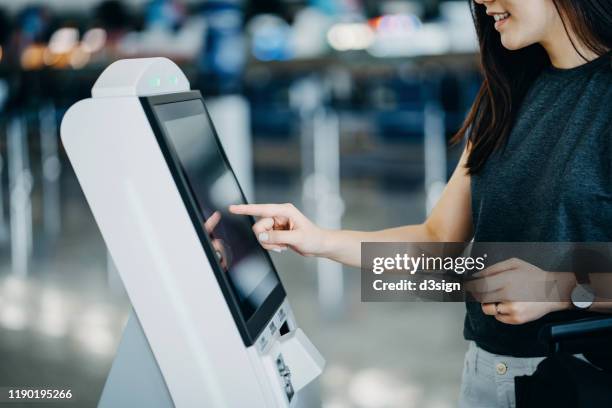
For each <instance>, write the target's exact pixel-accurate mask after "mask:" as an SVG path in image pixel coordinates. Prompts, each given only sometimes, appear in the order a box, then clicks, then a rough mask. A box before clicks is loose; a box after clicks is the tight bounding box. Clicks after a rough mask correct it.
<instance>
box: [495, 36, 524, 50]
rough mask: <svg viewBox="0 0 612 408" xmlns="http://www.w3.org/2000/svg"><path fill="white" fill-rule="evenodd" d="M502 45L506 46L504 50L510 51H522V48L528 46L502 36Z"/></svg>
mask: <svg viewBox="0 0 612 408" xmlns="http://www.w3.org/2000/svg"><path fill="white" fill-rule="evenodd" d="M501 43H502V45H503V46H504V48H506V49H507V50H510V51H516V50H520V49H521V48H525V46H526V44H524V42H523V41H517V40H516V39H514V38H512V37H510V36H508V35H502V36H501Z"/></svg>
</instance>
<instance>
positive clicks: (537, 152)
mask: <svg viewBox="0 0 612 408" xmlns="http://www.w3.org/2000/svg"><path fill="white" fill-rule="evenodd" d="M471 188H472V217H473V223H474V224H473V225H474V233H475V236H474V238H475V240H476V241H479V242H612V54H611V53H608V54H606V55H604V56H601V57H599V58H597V59H595V60H593V61H591V62H588V63H586V64H584V65H581V66H579V67H576V68H572V69H565V70H562V69H556V68H554V67H552V66H550V67H548V68H546V69H545V70H544V71H543V72H542V73H541V74H540V76H539V77H538V78H537V79H536V80H535V82H534V84H533V85H532V87H531V88H530V90H529V92H528V93H527V96H526V97H525V100H524V102H523V104H522V106H521V109H520V110H519V113H518V115H517V118H516V120H515V123H514V126H513V129H512V131H511V133H510V136H509V138H508V143H507V145H506V147H505V149H503V150H501V151H500V152H497V153H494V154H493V155H492V156H491V157H490V158H489V160H488V161H487V163H486V165H485V166H484V168H483V170H482V171H481V172H480V173H479V174H478V175H474V176H472V184H471ZM588 313H589V312H579V311H564V312H556V313H551V314H549V315H547V316H544V317H543V318H542V319H539V320H536V321H534V322H530V323H527V324H523V325H508V324H504V323H501V322H498V321H497V320H496V319H495V318H494V317H492V316H486V315H484V314H483V313H482V309H481V305H480V304H479V303H468V304H467V316H466V319H465V326H464V335H465V338H466V339H469V340H474V341H475V342H476V343H477V344H478V345H479V346H480V347H481V348H484V349H485V350H487V351H489V352H492V353H496V354H504V355H512V356H517V357H534V356H542V355H545V354H546V348H545V347H544V346H543V345H541V344H540V343H539V342H538V339H537V335H538V331H539V329H540V328H541V327H542V325H543V324H544V323H546V322H551V321H563V320H570V319H575V318H579V317H585V316H589V314H588Z"/></svg>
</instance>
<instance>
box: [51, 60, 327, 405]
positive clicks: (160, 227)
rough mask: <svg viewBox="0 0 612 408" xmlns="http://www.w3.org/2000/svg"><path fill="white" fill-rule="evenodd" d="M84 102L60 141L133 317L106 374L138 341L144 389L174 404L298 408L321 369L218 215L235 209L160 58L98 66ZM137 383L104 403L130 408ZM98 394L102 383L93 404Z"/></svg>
mask: <svg viewBox="0 0 612 408" xmlns="http://www.w3.org/2000/svg"><path fill="white" fill-rule="evenodd" d="M92 96H93V97H92V98H89V99H85V100H82V101H80V102H78V103H76V104H75V105H73V106H72V107H71V108H70V109H69V110H68V112H67V113H66V115H65V117H64V119H63V121H62V126H61V137H62V141H63V144H64V147H65V149H66V152H67V154H68V157H69V159H70V161H71V163H72V165H73V167H74V170H75V172H76V175H77V178H78V180H79V182H80V184H81V187H82V189H83V191H84V193H85V196H86V198H87V201H88V203H89V205H90V207H91V209H92V212H93V215H94V217H95V219H96V222H97V224H98V226H99V228H100V231H101V233H102V235H103V237H104V240H105V242H106V245H107V247H108V250H109V251H110V253H111V255H112V257H113V260H114V262H115V264H116V266H117V269H118V271H119V274H120V276H121V279H122V281H123V283H124V286H125V288H126V291H127V293H128V296H129V298H130V301H131V303H132V306H133V310H134V313H135V315H136V316H133V315H132V316H131V317H130V321H129V322H128V327H127V328H126V332H125V333H124V336H125V337H124V339H123V341H122V345H121V347H124V346H125V347H126V350H127V347H128V343H129V344H131V346H130V347H132V352H128V351H126V350H124V352H123V353H121V350H120V354H119V355H118V357H117V360H116V361H115V364H114V366H113V369H112V370H111V376H113V375H116V376H117V375H120V373H118V372H120V371H126V372H127V371H129V370H130V366H131V365H130V364H129V363H128V362H127V361H128V360H124V361H123V362H120V361H118V359H119V357H120V356H121V355H122V354H123V355H124V356H123V357H122V358H124V359H126V358H129V356H128V357H126V355H128V354H133V352H134V348H136V349H140V348H146V347H147V343H148V347H150V350H145V351H144V353H143V354H142V356H144V358H146V356H147V355H151V356H153V357H154V361H149V362H148V365H146V364H145V366H146V367H149V368H148V369H153V368H155V367H158V369H159V374H161V375H157V377H155V375H154V376H153V377H155V378H157V383H155V380H153V381H152V384H157V386H159V387H161V386H165V387H167V389H166V390H164V392H165V393H167V395H168V396H169V399H170V400H171V401H169V403H170V404H172V405H174V406H177V407H288V406H291V407H293V406H302V405H303V404H304V403H303V402H302V403H300V391H302V390H303V389H304V388H305V387H306V385H308V384H309V383H311V382H312V381H313V380H314V379H315V378H316V377H317V376H318V375H319V374H320V373H321V372H322V369H323V366H324V360H323V358H322V356H321V355H320V354H319V352H318V351H317V350H316V348H315V347H314V346H313V345H312V344H311V343H310V341H309V340H308V338H307V337H306V336H305V335H304V333H303V332H302V331H301V330H300V329H299V328H298V326H297V323H296V321H295V319H294V316H293V313H292V311H291V308H290V306H289V303H288V302H287V299H286V295H285V290H284V288H283V285H282V283H281V282H280V280H279V278H278V274H277V272H276V270H275V268H274V265H273V264H272V262H271V260H270V258H269V255H268V253H267V252H266V251H265V250H263V248H261V246H259V245H258V243H257V240H256V238H255V236H254V234H253V232H252V231H251V230H250V228H251V226H252V223H253V219H252V218H250V217H244V216H242V217H240V216H235V215H233V214H230V213H228V212H227V206H228V205H229V204H236V203H244V202H245V198H244V195H243V194H242V191H241V189H240V186H239V184H238V182H237V180H236V177H235V175H234V173H233V171H232V170H231V167H230V166H229V163H228V161H227V157H226V156H225V154H224V152H223V149H222V147H221V144H220V142H219V139H218V137H217V135H216V133H215V130H214V127H213V126H212V123H211V121H210V118H209V116H208V114H207V112H206V108H205V106H204V103H203V101H202V97H201V95H200V93H199V92H198V91H190V87H189V83H188V81H187V78H186V77H185V75H184V74H183V73H182V72H181V70H180V69H179V68H178V67H177V66H176V65H175V64H174V63H173V62H171V61H170V60H168V59H165V58H145V59H128V60H120V61H117V62H115V63H113V64H112V65H110V66H109V67H108V68H107V69H106V70H105V71H104V72H103V73H102V74H101V76H100V78H99V79H98V80H97V82H96V83H95V85H94V87H93V89H92ZM215 213H217V214H216V215H214V216H213V214H215ZM219 215H220V221H218V224H217V225H216V226H214V228H212V229H211V228H208V229H207V228H205V222H206V220H210V219H211V217H212V218H214V217H218V216H219ZM134 320H135V321H134ZM130 333H131V334H130ZM134 333H136V334H134ZM138 333H140V336H141V338H138ZM142 333H144V336H142ZM128 336H131V337H133V339H132V340H130V339H129V338H127V337H128ZM145 340H146V341H145ZM147 352H148V353H149V354H147ZM134 364H138V363H134ZM143 367H144V366H143ZM143 369H144V368H143ZM135 376H136V377H138V375H137V374H134V373H130V374H126V375H125V377H127V378H128V379H124V380H121V381H115V383H121V384H122V387H123V389H122V391H121V392H119V393H118V394H119V396H118V395H114V396H113V402H112V404H111V403H109V405H112V406H115V407H117V406H135V405H134V395H131V396H128V395H125V398H123V397H121V396H120V395H122V394H124V393H130V392H133V393H137V392H138V389H139V387H138V384H137V383H138V382H139V381H140V382H142V381H145V380H144V379H143V378H144V377H142V378H134V379H133V384H132V385H130V384H129V377H135ZM161 379H163V382H162V381H161ZM126 381H127V382H128V383H126ZM132 386H133V388H132ZM109 387H118V385H113V384H112V381H111V378H110V377H109V380H108V381H107V384H106V389H105V391H104V395H107V394H109V393H112V390H111V391H109V390H108V388H109ZM151 387H153V388H154V387H155V386H154V385H151ZM130 389H132V390H133V391H130ZM153 392H154V391H153ZM116 394H117V393H116ZM104 395H103V400H104ZM142 397H143V398H144V397H146V396H144V395H143V396H142ZM149 397H151V396H150V395H149ZM137 398H138V397H137ZM151 399H152V400H155V398H151ZM161 399H162V397H160V398H158V400H161ZM167 399H168V398H166V400H167ZM141 400H142V399H141ZM122 401H123V402H122ZM101 404H102V402H101ZM143 406H144V405H143Z"/></svg>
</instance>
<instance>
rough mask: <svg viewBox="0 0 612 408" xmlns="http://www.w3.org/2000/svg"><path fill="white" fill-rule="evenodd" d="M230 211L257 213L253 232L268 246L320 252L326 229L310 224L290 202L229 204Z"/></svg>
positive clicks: (315, 254)
mask: <svg viewBox="0 0 612 408" xmlns="http://www.w3.org/2000/svg"><path fill="white" fill-rule="evenodd" d="M229 211H230V212H231V213H233V214H241V215H252V216H255V217H260V218H259V220H258V221H257V222H256V223H255V224H254V225H253V232H254V233H255V235H256V236H257V239H258V240H259V242H260V243H261V245H262V246H263V247H264V248H265V249H268V250H272V251H276V252H281V251H283V250H285V249H287V248H291V249H293V250H294V251H295V252H297V253H299V254H300V255H304V256H321V255H322V253H323V248H324V242H325V238H326V231H325V230H323V229H321V228H319V227H317V226H316V225H315V224H313V223H312V222H311V221H310V220H309V219H308V218H306V216H304V214H302V213H301V212H300V211H299V210H298V209H297V208H295V206H294V205H293V204H246V205H244V204H243V205H231V206H230V207H229Z"/></svg>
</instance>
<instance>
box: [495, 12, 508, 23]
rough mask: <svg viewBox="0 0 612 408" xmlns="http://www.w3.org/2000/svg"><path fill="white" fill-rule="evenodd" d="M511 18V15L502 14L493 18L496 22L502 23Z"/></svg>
mask: <svg viewBox="0 0 612 408" xmlns="http://www.w3.org/2000/svg"><path fill="white" fill-rule="evenodd" d="M509 17H510V13H501V14H494V15H493V18H494V19H495V22H496V23H497V22H500V21H504V20H506V19H508V18H509Z"/></svg>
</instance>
